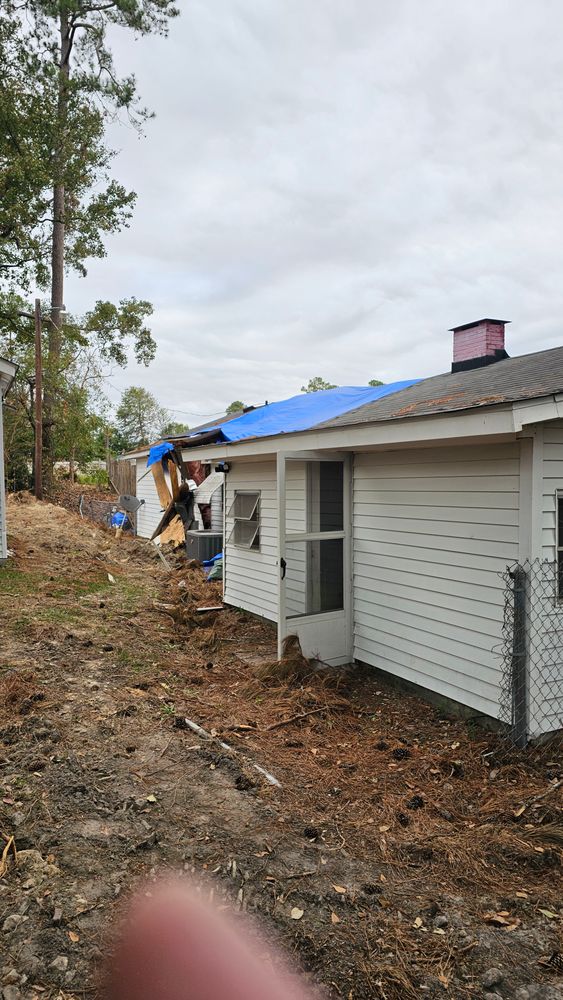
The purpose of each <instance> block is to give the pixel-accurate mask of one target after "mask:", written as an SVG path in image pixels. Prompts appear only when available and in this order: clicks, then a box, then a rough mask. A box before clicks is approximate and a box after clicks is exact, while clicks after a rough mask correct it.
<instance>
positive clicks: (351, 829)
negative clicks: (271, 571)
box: [168, 569, 563, 995]
mask: <svg viewBox="0 0 563 1000" xmlns="http://www.w3.org/2000/svg"><path fill="white" fill-rule="evenodd" d="M172 576H173V583H172V588H171V589H172V590H175V592H176V594H177V595H178V596H177V604H178V605H179V606H180V607H181V609H182V616H181V617H182V621H183V622H184V624H185V632H184V641H185V643H186V644H187V648H188V649H190V648H191V649H192V650H193V653H194V657H195V658H196V660H197V656H198V654H199V655H201V654H202V653H203V651H204V650H207V651H208V652H209V651H212V655H213V667H212V669H211V670H209V671H207V672H206V671H205V668H204V667H203V666H202V668H201V674H200V677H201V684H202V686H201V687H200V688H198V691H201V697H199V695H198V696H197V697H196V699H195V700H196V706H192V708H191V711H192V713H193V712H196V714H197V721H199V722H200V723H201V725H203V726H204V727H206V728H208V729H210V728H213V729H215V730H216V731H217V732H218V733H223V734H224V735H225V736H226V737H228V739H229V741H233V740H234V743H235V745H237V741H238V745H239V748H240V749H242V750H244V752H245V753H248V754H249V755H250V756H252V757H253V759H255V760H256V761H257V762H259V763H260V764H262V765H263V766H264V767H266V768H267V769H268V770H270V771H272V772H273V773H274V774H275V775H276V776H277V777H278V778H279V779H280V780H281V782H282V785H283V792H282V793H281V794H282V797H283V802H284V807H285V811H286V813H287V814H288V815H290V816H292V817H293V819H294V821H296V822H298V823H301V824H303V826H312V827H316V828H318V829H319V830H320V831H321V841H320V843H322V844H323V845H324V848H325V849H326V850H327V851H339V850H343V849H344V850H346V852H348V853H350V852H351V854H352V856H354V857H356V858H358V859H363V860H365V861H370V862H372V863H373V864H374V865H375V866H376V867H379V868H380V870H385V871H390V872H394V879H395V881H396V885H395V890H394V891H395V894H396V895H397V897H398V898H400V897H401V893H402V891H403V890H401V884H402V882H404V883H405V889H404V892H405V896H406V897H407V898H408V897H409V896H410V895H412V891H413V879H414V880H415V883H416V886H417V890H416V891H417V893H419V894H422V895H425V894H426V895H428V896H429V897H430V896H432V895H434V896H435V895H436V894H437V893H438V894H443V893H444V892H450V893H452V894H454V895H455V894H459V893H463V894H464V895H465V896H466V898H467V899H468V900H470V899H471V898H472V899H473V907H474V909H475V911H477V910H478V903H477V902H476V900H477V898H478V896H479V895H480V894H482V893H484V892H493V893H496V894H497V895H498V894H502V893H503V892H506V893H508V892H510V891H512V890H513V889H514V886H515V882H516V883H518V885H517V886H516V887H517V888H520V887H521V886H522V885H523V886H524V888H526V889H527V890H528V891H529V893H530V898H531V899H532V898H537V899H541V900H543V903H544V905H545V904H546V902H547V903H548V904H549V905H552V906H556V905H557V904H558V902H559V899H558V891H557V871H558V867H559V865H560V863H561V839H562V833H561V831H562V820H561V795H560V793H559V792H554V793H553V795H548V796H547V797H546V798H545V799H542V800H540V801H539V802H536V803H530V805H528V806H527V808H526V809H525V810H524V813H523V814H522V815H520V816H516V815H515V813H516V812H517V810H518V807H519V806H520V805H521V804H523V803H526V802H530V800H532V799H533V798H534V797H535V796H536V795H539V794H542V793H543V792H544V791H545V790H546V788H549V783H548V782H549V779H548V777H547V776H546V775H547V774H548V773H551V772H553V771H556V769H557V767H558V766H559V767H561V766H563V764H562V762H561V754H560V749H561V748H560V747H554V746H553V745H552V746H546V747H543V748H542V747H540V748H537V749H532V750H529V751H527V752H525V753H523V752H519V751H512V752H511V751H509V750H508V749H507V745H506V743H505V742H503V741H502V740H501V738H500V737H499V736H497V735H494V734H491V733H486V732H484V731H483V730H480V729H478V728H476V727H470V726H468V724H467V723H465V722H463V721H459V720H453V719H444V718H440V717H439V714H438V713H437V712H436V710H435V709H434V708H433V707H431V706H430V705H429V704H428V703H426V702H424V701H422V700H421V699H418V698H416V697H414V696H411V695H407V694H404V693H400V692H398V691H396V690H394V689H393V688H391V687H390V686H388V685H387V684H386V682H385V681H383V680H381V679H379V678H377V677H374V676H373V673H371V672H370V671H368V670H364V671H362V670H361V669H359V668H358V669H357V670H352V671H348V672H342V671H322V672H321V671H318V670H316V669H315V667H314V665H313V664H311V663H310V661H308V660H307V658H306V657H304V656H303V654H302V652H301V648H300V646H299V642H298V640H297V639H296V638H295V637H289V638H288V640H287V641H286V645H285V648H284V655H283V657H282V659H281V661H276V660H275V656H273V655H272V653H273V650H274V648H275V643H274V640H275V636H274V632H273V629H272V628H271V626H269V625H268V624H267V623H264V622H261V621H259V620H256V619H254V618H252V617H251V616H249V615H247V614H245V613H241V612H237V611H235V610H233V609H226V610H225V611H223V612H220V613H218V614H217V615H216V617H215V620H214V621H213V625H212V627H210V628H203V627H201V624H200V623H199V627H197V624H196V623H195V622H194V619H195V617H196V615H195V607H196V606H197V605H198V604H199V605H201V603H202V602H204V603H209V604H212V603H214V601H213V600H210V598H209V593H210V591H209V588H210V587H211V586H212V585H210V584H207V582H206V581H205V580H204V579H202V577H203V574H201V572H200V571H198V570H197V569H192V570H188V571H186V570H181V571H179V572H178V571H177V572H175V573H174V574H173V575H172ZM180 578H181V579H184V580H185V581H186V586H185V587H181V588H178V587H177V582H178V579H180ZM174 584H176V586H175V587H174ZM219 586H220V585H219ZM168 594H169V595H170V587H169V590H168ZM201 617H205V616H201ZM261 649H262V650H263V653H264V655H263V657H262V661H263V662H259V663H258V664H252V663H251V662H250V663H249V662H244V660H245V659H246V657H243V659H242V660H239V659H238V658H237V656H236V654H237V653H238V652H240V653H241V654H243V653H244V651H245V650H248V652H249V653H259V652H260V650H261ZM268 653H270V655H268ZM247 659H248V660H252V656H248V657H247ZM196 674H197V667H195V668H194V667H193V666H191V667H190V678H191V680H192V681H193V680H194V676H195V675H196ZM198 683H199V681H198ZM233 734H235V736H234V737H233ZM557 757H558V760H559V763H557V760H556V758H557ZM554 761H555V765H554ZM268 794H271V793H270V792H268ZM417 805H418V806H419V807H418V808H417V807H416V806H417ZM403 824H404V825H403ZM515 872H518V874H517V875H515ZM554 875H555V876H556V877H555V878H554ZM405 995H408V994H407V993H405Z"/></svg>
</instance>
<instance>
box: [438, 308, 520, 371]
mask: <svg viewBox="0 0 563 1000" xmlns="http://www.w3.org/2000/svg"><path fill="white" fill-rule="evenodd" d="M509 322H510V320H507V319H479V320H477V322H476V323H464V325H463V326H454V327H453V328H452V329H451V330H450V333H453V335H454V357H453V362H452V371H453V372H462V371H467V370H469V369H470V368H482V367H483V366H484V365H492V364H494V362H495V361H502V360H503V359H504V358H507V357H508V354H507V353H506V351H505V349H504V328H505V326H506V324H507V323H509Z"/></svg>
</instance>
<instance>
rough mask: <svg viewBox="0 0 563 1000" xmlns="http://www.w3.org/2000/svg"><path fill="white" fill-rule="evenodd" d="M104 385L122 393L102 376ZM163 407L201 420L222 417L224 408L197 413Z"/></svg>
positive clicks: (171, 411)
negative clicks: (213, 411) (211, 411)
mask: <svg viewBox="0 0 563 1000" xmlns="http://www.w3.org/2000/svg"><path fill="white" fill-rule="evenodd" d="M104 383H105V385H108V386H110V388H112V389H114V390H115V392H118V393H119V394H120V396H121V395H122V394H123V390H122V389H119V388H118V386H116V385H114V384H113V382H110V380H109V379H108V378H104ZM165 409H167V410H169V411H170V413H181V414H182V416H184V417H201V418H202V419H203V420H212V419H213V417H222V416H223V413H224V412H225V411H224V410H217V411H216V412H215V413H198V411H197V410H176V409H174V407H172V406H167V407H165Z"/></svg>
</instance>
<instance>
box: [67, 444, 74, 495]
mask: <svg viewBox="0 0 563 1000" xmlns="http://www.w3.org/2000/svg"><path fill="white" fill-rule="evenodd" d="M74 479H75V464H74V448H72V449H71V452H70V458H69V462H68V480H69V483H70V485H71V486H74Z"/></svg>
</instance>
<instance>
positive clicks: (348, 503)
mask: <svg viewBox="0 0 563 1000" xmlns="http://www.w3.org/2000/svg"><path fill="white" fill-rule="evenodd" d="M291 461H295V462H307V461H311V462H342V463H343V472H344V484H343V493H344V495H343V531H324V532H299V533H297V534H294V533H291V534H288V533H287V530H286V523H287V518H286V467H287V463H288V462H291ZM352 473H353V455H352V453H351V452H337V451H297V452H295V451H278V452H277V453H276V487H277V512H278V518H277V520H278V549H277V551H278V558H277V569H278V658H279V657H281V655H282V650H283V641H284V639H285V637H286V636H287V635H289V634H291V633H292V632H293V631H296V630H298V623H299V624H301V625H304V626H307V625H308V624H317V625H319V626H321V625H322V624H323V622H326V624H327V628H328V630H330V627H331V626H334V625H335V624H336V623H338V627H339V631H340V630H341V629H342V628H343V629H344V640H345V641H344V650H345V652H344V653H343V655H340V654H339V655H337V656H336V657H333V658H330V657H328V658H327V659H329V660H330V662H331V663H332V664H333V665H336V664H337V663H338V664H340V663H342V664H344V663H350V662H351V660H352V655H353V642H352V639H353V636H352V617H353V576H352ZM303 489H304V494H305V497H306V491H307V485H306V482H304V484H303ZM319 538H320V539H325V540H328V539H331V538H342V540H343V581H342V582H343V592H344V601H343V604H344V607H343V609H340V610H338V611H328V612H321V613H319V614H315V615H301V616H298V617H292V618H290V619H288V618H287V609H286V588H285V584H284V581H283V579H282V567H283V566H284V563H285V558H286V546H287V543H288V542H292V541H302V542H305V541H314V540H317V539H319ZM288 623H290V624H288Z"/></svg>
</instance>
